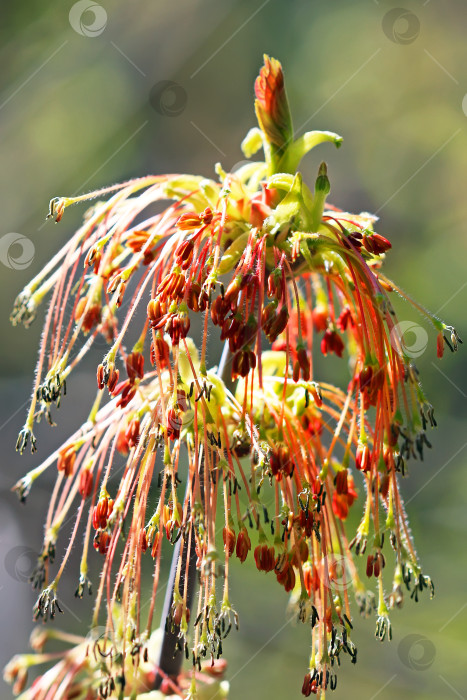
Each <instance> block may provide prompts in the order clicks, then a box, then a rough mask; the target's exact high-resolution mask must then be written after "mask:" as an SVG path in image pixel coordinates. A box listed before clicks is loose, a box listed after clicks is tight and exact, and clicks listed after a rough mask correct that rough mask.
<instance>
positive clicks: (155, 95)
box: [0, 0, 467, 700]
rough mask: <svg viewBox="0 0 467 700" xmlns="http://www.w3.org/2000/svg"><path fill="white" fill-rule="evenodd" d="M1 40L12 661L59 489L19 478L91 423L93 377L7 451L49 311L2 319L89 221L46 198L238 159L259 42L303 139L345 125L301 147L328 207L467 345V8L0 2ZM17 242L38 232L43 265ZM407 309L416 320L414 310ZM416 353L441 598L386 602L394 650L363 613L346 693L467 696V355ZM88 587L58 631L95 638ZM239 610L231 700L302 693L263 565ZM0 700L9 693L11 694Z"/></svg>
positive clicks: (412, 488)
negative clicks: (51, 418) (370, 223)
mask: <svg viewBox="0 0 467 700" xmlns="http://www.w3.org/2000/svg"><path fill="white" fill-rule="evenodd" d="M402 1H403V0H402ZM93 7H94V9H92V8H93ZM70 11H71V14H70V15H69V13H70ZM0 34H1V37H2V41H1V53H0V56H1V65H2V67H3V70H2V71H1V74H0V142H1V148H2V168H1V170H0V178H1V181H0V196H1V198H2V202H1V210H2V221H1V231H0V298H1V299H2V305H1V315H0V336H1V337H2V338H3V342H2V344H1V365H0V381H1V389H2V399H1V402H0V448H1V455H2V470H1V476H0V479H1V480H0V486H1V493H0V497H1V508H0V524H1V527H0V547H1V554H0V576H1V581H0V586H1V587H0V595H1V596H2V604H1V613H0V614H1V621H0V630H1V637H2V639H1V650H0V656H1V659H0V661H1V663H2V665H3V663H4V662H5V661H6V660H7V659H8V658H9V657H10V656H11V655H12V654H13V653H16V652H19V651H22V650H26V648H27V640H28V636H29V632H30V629H31V627H32V622H31V613H30V610H31V606H32V604H33V602H34V595H33V593H32V592H31V591H30V589H29V586H28V584H27V577H28V574H29V573H30V571H31V567H32V564H33V556H32V554H33V552H34V551H35V552H37V551H38V549H39V547H40V544H41V534H42V532H41V528H42V522H43V517H44V511H45V506H46V503H47V500H48V498H49V494H50V488H51V486H50V483H51V482H48V481H47V480H46V479H44V480H43V481H42V482H41V483H40V484H38V487H37V489H36V490H35V491H33V493H32V494H31V497H30V499H29V501H28V504H27V506H26V507H23V506H20V504H19V503H18V502H17V501H16V498H15V497H14V496H13V494H11V493H10V488H11V486H12V484H13V483H14V482H15V481H16V480H17V479H18V478H19V476H20V475H22V474H23V473H24V472H25V471H26V470H27V468H28V467H30V466H33V465H34V464H37V463H38V460H39V459H40V458H41V457H45V456H46V455H47V454H48V451H49V450H50V449H51V448H53V447H56V446H57V445H58V444H60V443H61V441H62V439H63V437H64V436H66V435H67V434H68V433H69V432H71V430H72V429H73V428H74V427H75V426H76V425H78V424H79V422H80V420H81V419H82V418H83V417H84V416H85V415H86V410H87V407H88V401H89V399H88V396H89V395H90V391H92V390H93V386H94V385H93V383H94V381H95V380H94V377H93V373H92V370H91V369H89V370H86V369H84V370H83V373H82V374H81V375H79V376H78V378H75V379H74V381H72V382H71V383H70V391H69V393H70V394H71V396H67V397H66V400H65V402H64V404H63V408H62V409H61V411H60V415H59V416H58V418H59V419H60V420H59V427H58V428H55V429H52V430H51V429H50V428H48V427H42V426H41V427H40V429H39V430H38V434H37V437H38V442H39V453H38V455H36V456H34V457H31V455H29V454H27V455H25V456H23V457H22V458H21V457H19V456H18V455H16V454H15V451H14V444H15V440H16V435H17V432H18V430H19V428H20V427H21V426H22V424H23V421H24V414H25V410H26V407H25V401H26V399H27V398H28V394H29V391H30V386H31V383H32V377H33V369H34V364H35V358H36V348H37V344H38V341H39V336H40V330H41V329H40V327H41V315H39V318H38V319H37V321H36V323H35V324H34V325H33V326H32V327H31V328H30V329H29V330H27V331H26V330H25V329H23V328H19V327H18V328H15V329H12V328H11V327H10V325H9V321H8V316H9V312H10V309H11V306H12V303H13V300H14V298H15V296H16V294H17V293H18V292H19V291H20V289H21V288H22V286H24V285H25V284H26V283H27V281H28V280H29V279H30V278H31V277H32V276H33V275H34V274H35V273H36V272H37V271H38V270H39V269H40V268H41V267H42V265H43V264H44V263H45V262H46V261H47V260H48V259H49V258H50V257H51V255H52V254H53V253H54V252H55V251H56V250H57V249H58V248H59V246H60V245H61V244H62V243H63V242H64V241H65V240H66V239H67V237H68V236H69V235H70V233H71V232H72V231H73V229H74V226H76V225H77V224H78V223H79V220H80V216H81V214H82V210H80V209H78V208H74V209H71V210H69V211H67V213H66V216H65V218H64V220H63V222H62V223H61V224H59V225H55V224H53V223H52V222H50V221H49V222H47V224H44V217H45V214H46V212H47V206H48V201H49V199H50V198H51V197H52V196H56V195H69V194H74V193H81V192H83V191H88V190H91V189H93V188H96V187H99V186H103V185H105V184H109V183H114V182H118V181H121V180H125V179H127V178H130V177H133V176H136V175H142V174H145V173H163V172H180V171H187V172H199V173H202V174H205V175H207V176H211V175H213V165H214V163H215V162H216V161H221V163H222V165H223V166H224V167H225V168H226V169H227V168H231V167H232V166H234V165H235V164H236V163H238V162H240V161H242V160H243V156H242V153H241V151H240V148H239V144H240V141H241V139H242V138H243V136H244V135H245V133H246V131H247V130H248V128H249V127H250V126H252V125H253V124H254V112H253V101H252V96H253V81H254V78H255V76H256V74H257V72H258V69H259V67H260V65H261V62H262V54H263V52H267V53H269V54H271V55H273V56H275V57H277V58H279V59H280V60H281V61H282V63H283V66H284V70H285V73H286V79H287V87H288V93H289V100H290V103H291V106H292V111H293V114H294V119H295V126H296V129H297V131H300V130H301V129H305V128H306V129H310V128H317V129H328V130H332V131H336V132H338V133H340V134H341V135H342V136H343V137H344V145H343V147H342V148H341V149H340V150H339V151H337V150H335V149H333V148H332V147H331V146H329V145H326V146H322V147H320V151H319V153H317V152H314V153H313V155H310V156H308V157H307V158H306V159H305V161H304V164H303V171H304V174H305V178H308V180H312V178H314V176H315V173H316V169H317V166H318V164H319V162H320V160H322V159H325V160H326V161H327V163H328V167H329V173H330V178H331V183H332V193H331V197H330V201H332V202H333V203H335V204H337V205H339V206H341V207H342V208H344V209H348V210H351V211H356V212H359V211H371V212H376V213H377V214H378V215H379V216H380V217H381V221H380V223H379V225H378V227H377V230H378V231H379V232H380V233H382V234H384V235H386V236H388V237H389V238H390V239H391V241H392V243H393V250H392V251H391V253H390V255H389V256H388V259H387V263H386V273H387V274H388V275H389V276H390V277H392V278H394V279H395V280H396V281H398V282H399V284H400V285H401V286H402V288H404V289H405V290H407V291H408V292H409V293H410V294H412V295H413V296H414V297H415V298H417V299H418V300H421V301H422V303H424V304H425V305H426V306H427V307H428V308H430V309H431V310H433V311H434V312H439V314H440V315H441V316H442V317H443V319H445V320H447V321H449V322H451V323H453V324H454V325H455V326H456V327H457V328H458V330H459V332H460V334H461V336H466V335H467V333H466V332H465V309H466V306H467V265H466V252H467V236H466V232H465V225H464V222H465V220H466V217H467V197H466V196H465V165H466V152H467V149H466V145H467V95H466V93H467V79H466V75H465V66H466V64H467V45H466V42H465V34H466V25H465V0H451V1H450V2H445V1H443V0H419V1H415V0H411V1H408V2H404V8H400V7H398V5H397V4H396V3H390V2H385V1H384V0H379V1H378V0H353V2H349V1H348V0H347V2H345V1H344V0H340V1H339V0H334V1H333V2H327V1H326V0H313V1H312V0H288V1H287V2H285V1H284V0H266V1H264V0H262V1H259V0H236V1H235V0H229V1H227V0H223V1H222V2H219V1H218V0H217V1H216V0H204V1H199V0H177V2H168V1H167V0H159V1H158V2H149V1H148V0H146V1H145V2H143V1H142V0H133V2H131V3H116V2H110V1H107V2H103V6H100V5H98V6H96V5H95V3H92V2H84V3H82V2H81V3H75V4H74V5H73V3H71V2H55V3H43V2H38V0H23V2H21V3H8V4H7V3H4V4H3V5H2V8H1V9H0ZM167 81H172V82H171V83H168V82H167ZM12 233H14V234H18V236H26V237H27V238H28V239H29V240H30V241H32V243H33V246H34V255H32V252H31V251H32V250H33V249H32V247H31V245H30V244H27V245H26V246H22V245H21V242H18V237H17V238H16V239H15V238H14V236H13V237H12V236H8V235H7V234H12ZM15 240H16V243H15V242H14V241H15ZM25 251H26V252H25ZM27 251H29V252H27ZM28 255H29V257H28ZM398 311H399V317H400V319H401V320H414V321H415V322H417V323H421V324H422V325H423V321H422V320H420V318H419V317H417V316H416V315H414V312H413V311H412V310H411V309H410V308H408V307H407V306H405V305H403V304H399V305H398ZM427 330H429V329H428V328H427ZM96 357H98V355H97V356H96ZM97 361H99V360H97ZM417 365H418V367H419V369H420V372H421V376H422V379H423V384H424V387H425V390H426V392H427V394H428V396H429V397H430V398H431V400H432V402H433V403H434V405H435V408H436V416H437V420H438V424H439V428H438V429H437V430H436V431H435V432H433V433H432V434H430V436H429V437H430V440H432V442H433V449H432V450H431V451H429V454H427V457H426V461H425V462H424V463H412V464H411V465H410V478H409V479H408V480H405V481H404V483H403V491H404V493H405V496H406V500H407V502H408V512H409V515H410V520H411V523H412V528H413V532H414V535H415V537H416V543H417V545H418V551H419V554H420V557H421V559H422V562H423V564H424V568H425V570H426V572H429V573H430V574H431V575H432V577H433V579H434V581H435V585H436V597H435V599H434V600H433V601H431V602H430V601H428V599H424V600H422V602H420V603H418V604H417V605H416V604H414V603H413V602H412V601H410V600H407V601H406V603H405V606H404V608H403V610H402V611H396V612H394V613H393V615H392V622H393V626H394V639H393V641H392V643H390V644H388V643H384V644H380V643H379V642H377V641H376V640H375V639H374V637H373V634H374V620H371V621H364V620H358V619H357V621H356V622H357V624H356V632H355V638H356V641H357V643H358V646H359V662H358V663H357V665H356V666H350V665H349V664H348V663H346V660H344V664H343V666H342V668H341V669H340V672H339V681H338V688H337V691H336V692H335V694H334V696H333V697H335V698H336V700H339V698H349V699H351V700H352V699H354V698H355V699H357V698H358V699H359V700H373V699H374V698H379V699H380V700H389V699H390V698H394V697H398V698H399V700H404V699H405V698H416V699H422V698H423V699H425V698H426V699H428V700H429V699H431V698H433V699H435V698H436V699H439V698H446V699H447V700H449V699H450V698H452V699H454V698H456V697H457V698H465V697H467V671H466V669H467V644H466V642H467V637H466V634H465V629H466V625H467V585H466V584H467V566H466V564H467V554H466V546H465V530H466V525H467V508H466V493H467V472H466V470H465V468H464V466H465V464H466V459H467V458H466V447H467V442H466V441H467V437H466V435H467V430H466V428H465V426H466V417H467V403H466V398H467V377H466V372H465V367H466V354H465V350H464V351H462V350H461V352H460V353H458V354H457V355H455V356H454V355H451V354H450V353H448V354H447V355H445V357H444V358H443V360H442V361H438V360H436V348H435V338H434V336H433V334H432V333H429V344H428V347H427V349H426V351H425V352H424V353H423V354H422V355H421V356H420V357H419V358H418V360H417ZM71 568H73V567H71ZM75 577H76V574H75V571H70V572H69V574H68V579H67V581H68V584H67V585H69V590H70V601H69V602H70V605H71V607H70V611H67V614H66V618H65V617H64V618H63V619H60V620H58V622H57V623H56V624H59V625H60V626H62V625H63V626H66V627H69V628H73V629H80V628H81V629H83V630H84V622H82V620H85V614H84V610H85V606H84V604H83V605H81V606H80V604H76V603H75V602H74V601H73V591H74V588H75ZM65 588H66V586H65ZM66 595H67V594H65V602H66ZM231 600H232V602H233V604H234V606H235V607H236V609H237V610H238V611H239V613H240V631H239V632H238V633H232V634H231V635H230V637H229V639H228V643H227V644H226V647H227V649H226V652H227V653H226V655H227V659H228V660H229V669H228V673H227V677H228V678H229V679H231V680H232V684H231V697H232V698H233V700H235V699H238V698H242V697H252V698H253V697H257V698H299V697H301V695H300V688H301V683H302V679H303V675H304V672H305V669H306V663H307V658H308V653H309V639H310V638H309V630H308V629H306V628H300V627H296V626H294V624H290V623H289V622H288V618H287V616H286V613H285V609H286V604H287V597H286V595H285V594H284V593H283V591H282V589H280V588H279V587H278V586H277V584H276V583H275V581H274V580H273V579H272V578H268V577H266V576H265V577H264V578H261V577H260V576H258V574H257V572H256V570H254V567H253V566H251V563H250V565H248V564H245V565H244V566H243V567H240V565H239V564H238V565H234V566H233V567H232V593H231ZM1 697H2V698H3V697H5V698H8V697H11V691H10V689H9V688H8V687H7V686H5V685H2V687H1Z"/></svg>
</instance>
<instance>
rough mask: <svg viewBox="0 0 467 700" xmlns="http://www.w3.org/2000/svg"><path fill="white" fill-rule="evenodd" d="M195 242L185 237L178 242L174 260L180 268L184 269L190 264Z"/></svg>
mask: <svg viewBox="0 0 467 700" xmlns="http://www.w3.org/2000/svg"><path fill="white" fill-rule="evenodd" d="M194 247H195V244H194V243H193V240H192V239H185V240H184V241H182V242H181V243H180V245H179V246H178V248H177V250H176V251H175V255H176V260H175V262H176V263H177V265H179V267H181V268H182V270H186V269H187V268H188V267H190V265H191V261H192V260H193V249H194Z"/></svg>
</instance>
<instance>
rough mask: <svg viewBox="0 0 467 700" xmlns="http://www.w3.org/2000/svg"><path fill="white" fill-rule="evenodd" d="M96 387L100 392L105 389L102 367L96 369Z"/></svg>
mask: <svg viewBox="0 0 467 700" xmlns="http://www.w3.org/2000/svg"><path fill="white" fill-rule="evenodd" d="M97 386H98V388H99V389H101V390H102V389H103V388H104V387H105V382H104V366H103V365H99V366H98V368H97Z"/></svg>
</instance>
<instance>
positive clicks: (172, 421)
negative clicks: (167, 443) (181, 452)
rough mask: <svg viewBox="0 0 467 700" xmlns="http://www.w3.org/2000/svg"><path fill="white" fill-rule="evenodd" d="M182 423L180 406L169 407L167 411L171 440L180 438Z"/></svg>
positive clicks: (168, 434) (168, 435)
mask: <svg viewBox="0 0 467 700" xmlns="http://www.w3.org/2000/svg"><path fill="white" fill-rule="evenodd" d="M182 425H183V421H182V414H181V412H180V411H179V410H178V408H169V410H168V411H167V437H168V438H169V440H178V438H179V437H180V430H181V428H182Z"/></svg>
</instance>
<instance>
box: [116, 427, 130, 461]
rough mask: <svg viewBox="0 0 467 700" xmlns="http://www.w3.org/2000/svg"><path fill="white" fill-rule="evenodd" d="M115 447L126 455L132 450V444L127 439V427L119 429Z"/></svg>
mask: <svg viewBox="0 0 467 700" xmlns="http://www.w3.org/2000/svg"><path fill="white" fill-rule="evenodd" d="M115 447H116V449H117V450H118V452H120V454H122V455H124V456H125V457H126V455H127V454H128V452H129V451H130V446H129V444H128V440H127V439H126V428H122V430H120V431H119V433H118V436H117V443H116V445H115Z"/></svg>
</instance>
